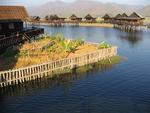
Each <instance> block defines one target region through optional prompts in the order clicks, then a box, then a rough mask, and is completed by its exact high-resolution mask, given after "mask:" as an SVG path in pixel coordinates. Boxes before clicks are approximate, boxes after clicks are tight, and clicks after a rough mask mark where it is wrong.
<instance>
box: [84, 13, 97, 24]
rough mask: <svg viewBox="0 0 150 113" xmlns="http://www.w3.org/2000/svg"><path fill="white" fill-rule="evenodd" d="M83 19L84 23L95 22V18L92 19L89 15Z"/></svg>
mask: <svg viewBox="0 0 150 113" xmlns="http://www.w3.org/2000/svg"><path fill="white" fill-rule="evenodd" d="M84 19H85V22H89V23H90V22H95V21H96V18H94V17H92V16H91V15H90V14H88V15H86V16H85V17H84Z"/></svg>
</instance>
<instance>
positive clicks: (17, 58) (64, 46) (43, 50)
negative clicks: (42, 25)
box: [0, 33, 111, 70]
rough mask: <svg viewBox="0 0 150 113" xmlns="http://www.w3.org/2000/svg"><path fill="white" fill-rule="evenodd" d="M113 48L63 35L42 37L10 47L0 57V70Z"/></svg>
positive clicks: (103, 43)
mask: <svg viewBox="0 0 150 113" xmlns="http://www.w3.org/2000/svg"><path fill="white" fill-rule="evenodd" d="M109 47H111V46H110V45H109V44H107V43H106V42H101V43H100V44H99V45H98V46H97V45H94V44H88V43H85V41H84V40H83V39H82V38H78V39H77V40H71V39H65V37H64V35H63V34H61V33H58V34H56V35H55V36H50V35H48V34H44V35H41V36H40V37H38V38H37V39H36V40H33V41H31V42H26V43H25V44H20V45H17V46H13V47H9V48H8V49H7V50H6V51H5V52H4V53H3V54H2V55H0V62H1V63H0V70H4V69H12V68H13V69H15V68H21V67H26V66H30V65H34V64H40V63H44V62H48V61H54V60H59V59H63V58H70V57H75V56H79V55H84V54H86V53H88V52H93V51H96V50H98V49H104V48H109Z"/></svg>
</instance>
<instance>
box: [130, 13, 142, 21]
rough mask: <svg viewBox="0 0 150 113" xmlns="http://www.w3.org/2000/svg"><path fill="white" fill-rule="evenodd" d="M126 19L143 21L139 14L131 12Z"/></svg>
mask: <svg viewBox="0 0 150 113" xmlns="http://www.w3.org/2000/svg"><path fill="white" fill-rule="evenodd" d="M128 19H132V20H141V19H144V18H143V17H141V16H140V15H139V14H137V13H135V12H133V13H132V14H131V15H130V16H129V18H128Z"/></svg>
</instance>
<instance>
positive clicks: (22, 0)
mask: <svg viewBox="0 0 150 113" xmlns="http://www.w3.org/2000/svg"><path fill="white" fill-rule="evenodd" d="M48 1H56V0H0V5H25V6H32V5H40V4H44V3H46V2H48ZM57 1H58V0H57ZM60 1H65V2H73V1H76V0H60ZM78 1H80V0H78ZM82 1H83V0H82ZM84 1H87V0H84ZM91 1H93V0H91ZM96 1H100V2H104V3H119V4H129V5H149V4H150V0H96Z"/></svg>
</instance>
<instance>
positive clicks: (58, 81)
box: [0, 64, 116, 100]
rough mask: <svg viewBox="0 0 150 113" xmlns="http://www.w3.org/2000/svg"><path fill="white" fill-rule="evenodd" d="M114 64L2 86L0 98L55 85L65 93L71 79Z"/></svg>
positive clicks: (83, 76) (35, 91) (102, 69)
mask: <svg viewBox="0 0 150 113" xmlns="http://www.w3.org/2000/svg"><path fill="white" fill-rule="evenodd" d="M115 65H116V64H107V65H104V64H103V65H102V64H98V65H96V66H94V69H92V70H90V71H88V72H80V73H78V72H77V73H76V72H74V73H72V74H64V75H56V76H55V77H53V78H48V77H45V78H42V79H37V80H34V81H30V82H27V83H22V84H19V85H16V86H13V87H7V88H3V89H0V100H3V99H4V98H6V97H7V96H8V97H9V96H13V97H17V96H19V95H21V96H23V95H26V94H29V95H31V94H34V93H37V92H38V91H41V90H46V89H50V88H53V87H56V86H57V87H58V86H63V87H64V92H65V93H67V92H66V91H67V90H68V89H67V88H69V86H70V85H71V82H72V81H74V80H78V79H83V78H85V77H86V76H87V75H92V73H93V72H95V71H97V72H103V71H106V70H109V69H112V68H113V67H114V66H115Z"/></svg>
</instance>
